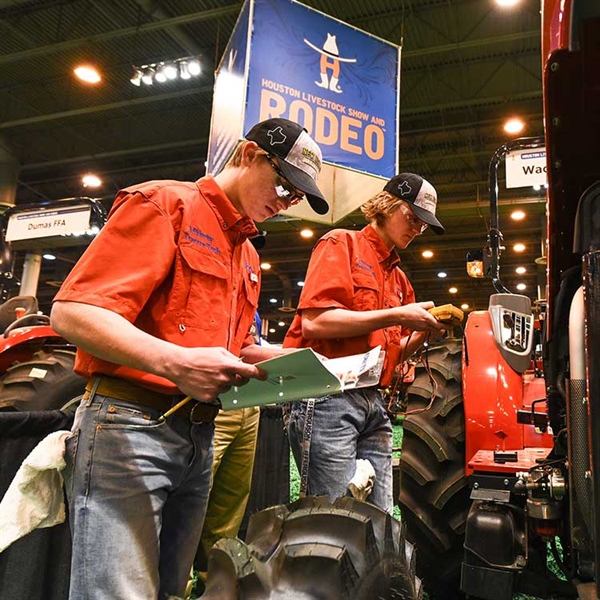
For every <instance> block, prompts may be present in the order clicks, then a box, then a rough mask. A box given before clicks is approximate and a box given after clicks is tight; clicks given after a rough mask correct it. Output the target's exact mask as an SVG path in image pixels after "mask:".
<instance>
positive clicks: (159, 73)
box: [154, 64, 167, 83]
mask: <svg viewBox="0 0 600 600" xmlns="http://www.w3.org/2000/svg"><path fill="white" fill-rule="evenodd" d="M154 79H155V80H156V81H158V82H159V83H164V82H165V81H166V80H167V74H166V73H165V65H163V64H160V65H158V67H156V75H155V76H154Z"/></svg>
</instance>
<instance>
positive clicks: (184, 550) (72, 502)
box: [65, 394, 214, 600]
mask: <svg viewBox="0 0 600 600" xmlns="http://www.w3.org/2000/svg"><path fill="white" fill-rule="evenodd" d="M157 417H158V413H157V411H154V410H152V409H146V408H143V407H141V406H138V405H135V404H129V403H127V402H123V401H121V400H115V399H112V398H109V397H106V396H102V395H99V394H97V395H96V396H94V397H93V399H89V400H82V402H81V404H80V406H79V408H78V409H77V413H76V415H75V422H74V424H73V436H72V437H71V438H70V439H69V440H68V441H67V470H66V478H65V484H66V489H67V497H68V501H69V502H68V505H69V519H70V524H71V532H72V535H73V558H72V563H71V588H70V596H69V598H70V600H152V599H156V598H159V599H161V600H162V599H164V598H168V597H169V596H171V595H172V596H183V595H184V592H185V588H186V585H187V582H188V579H189V576H190V569H191V566H192V562H193V559H194V554H195V552H196V548H197V547H198V542H199V540H200V534H201V531H202V523H203V521H204V515H205V513H206V505H207V501H208V492H209V485H210V474H211V465H212V437H213V430H214V426H213V424H212V423H210V424H203V425H192V423H191V422H190V421H189V420H188V419H185V418H183V417H179V416H176V415H174V416H172V417H169V418H168V419H167V421H166V422H162V423H159V422H158V421H157V420H156V419H157Z"/></svg>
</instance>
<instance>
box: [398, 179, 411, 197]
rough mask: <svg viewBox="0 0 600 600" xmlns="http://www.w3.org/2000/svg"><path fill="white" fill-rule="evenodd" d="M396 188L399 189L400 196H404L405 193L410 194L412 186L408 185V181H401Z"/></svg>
mask: <svg viewBox="0 0 600 600" xmlns="http://www.w3.org/2000/svg"><path fill="white" fill-rule="evenodd" d="M398 190H399V191H400V195H401V196H404V195H405V194H410V193H411V192H412V188H411V187H410V184H409V183H408V181H403V182H402V183H399V184H398Z"/></svg>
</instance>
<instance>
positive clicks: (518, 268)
mask: <svg viewBox="0 0 600 600" xmlns="http://www.w3.org/2000/svg"><path fill="white" fill-rule="evenodd" d="M515 273H518V274H519V275H523V273H527V269H526V268H525V267H517V268H516V269H515Z"/></svg>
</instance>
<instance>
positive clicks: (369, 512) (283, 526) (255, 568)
mask: <svg viewBox="0 0 600 600" xmlns="http://www.w3.org/2000/svg"><path fill="white" fill-rule="evenodd" d="M420 598H421V584H420V581H419V580H418V579H417V578H416V576H415V560H414V552H413V547H412V545H411V544H409V543H408V542H407V541H406V538H405V529H404V525H403V524H402V523H400V522H399V521H397V520H396V519H394V518H393V517H392V516H391V515H389V514H387V513H386V512H384V511H382V510H381V509H379V508H378V507H376V506H374V505H372V504H368V503H366V502H361V501H359V500H355V499H354V498H340V499H338V500H336V501H335V502H334V503H333V504H331V503H330V502H328V500H327V498H324V497H307V498H301V499H300V500H298V501H296V502H294V503H292V504H288V505H283V504H281V505H278V506H274V507H272V508H268V509H266V510H263V511H261V512H258V513H255V514H254V515H252V517H251V519H250V524H249V527H248V533H247V536H246V543H244V542H242V541H240V540H239V539H227V540H220V541H219V542H217V543H216V544H215V545H214V547H213V548H212V549H211V551H210V553H209V557H208V576H207V581H206V591H205V592H204V594H203V595H202V600H249V599H252V600H413V599H420Z"/></svg>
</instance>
